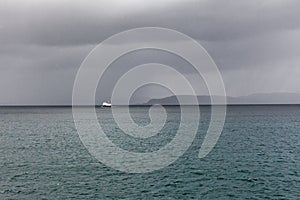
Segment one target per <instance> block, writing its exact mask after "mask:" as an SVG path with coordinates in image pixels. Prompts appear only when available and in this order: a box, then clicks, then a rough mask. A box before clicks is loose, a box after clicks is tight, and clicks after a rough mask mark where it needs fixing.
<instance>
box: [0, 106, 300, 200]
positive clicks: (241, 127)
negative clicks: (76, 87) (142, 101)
mask: <svg viewBox="0 0 300 200" xmlns="http://www.w3.org/2000/svg"><path fill="white" fill-rule="evenodd" d="M147 111H148V108H147V107H133V108H131V113H132V116H133V119H134V120H135V121H136V122H137V123H139V124H142V125H143V124H144V125H145V124H147V123H149V117H148V115H147ZM167 111H168V119H167V122H168V123H167V124H166V126H165V127H164V128H163V129H162V132H161V133H159V134H158V135H157V138H151V139H150V141H146V140H136V139H133V138H130V137H125V136H126V135H124V134H122V132H121V131H120V130H119V129H118V128H117V127H116V125H115V124H114V121H113V119H112V117H111V113H110V111H109V109H97V113H98V117H99V121H100V124H101V125H102V126H103V127H104V129H105V130H106V131H107V135H108V136H109V138H110V139H111V140H112V141H114V142H115V143H116V144H117V145H119V146H120V147H122V148H124V149H127V150H130V151H137V152H144V151H155V150H157V149H158V148H160V147H161V146H163V145H165V144H166V143H167V142H168V141H170V140H171V139H172V137H173V136H174V132H175V131H176V129H177V128H178V119H179V118H180V111H179V109H178V107H167ZM209 117H210V108H209V107H205V106H204V107H201V123H200V126H199V131H198V133H197V135H196V139H195V140H194V143H193V144H192V145H191V147H190V148H189V149H188V151H187V152H186V153H185V154H184V155H183V156H181V157H180V158H179V159H178V160H177V161H176V162H174V163H173V164H171V165H170V166H168V167H166V168H164V169H161V170H158V171H154V172H151V173H147V174H128V173H124V172H119V171H116V170H114V169H111V168H109V167H106V166H105V165H104V164H102V163H100V162H98V161H97V160H96V159H95V158H93V157H92V156H91V155H90V154H89V152H88V151H87V149H85V147H84V145H83V144H82V143H81V141H80V139H79V136H78V134H77V132H76V129H75V125H74V122H73V118H72V111H71V108H47V107H44V108H42V107H35V108H16V107H15V108H14V107H11V108H7V107H2V108H0V174H1V175H0V199H83V198H87V199H93V198H94V199H141V198H149V199H153V198H154V199H155V198H156V199H217V198H219V199H299V198H300V106H229V107H228V112H227V118H226V123H225V126H224V130H223V132H222V135H221V137H220V139H219V141H218V143H217V145H216V146H215V148H214V149H213V151H212V152H211V153H210V154H209V155H208V156H207V157H205V158H204V159H198V157H197V156H198V151H199V148H200V146H201V143H202V141H203V137H204V135H205V131H206V130H207V127H208V121H209Z"/></svg>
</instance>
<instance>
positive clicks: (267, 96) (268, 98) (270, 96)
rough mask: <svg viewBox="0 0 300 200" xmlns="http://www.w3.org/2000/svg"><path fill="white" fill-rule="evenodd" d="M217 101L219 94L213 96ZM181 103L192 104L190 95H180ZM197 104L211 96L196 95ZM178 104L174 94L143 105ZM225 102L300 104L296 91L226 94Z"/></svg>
mask: <svg viewBox="0 0 300 200" xmlns="http://www.w3.org/2000/svg"><path fill="white" fill-rule="evenodd" d="M214 97H215V99H216V100H217V102H219V100H220V99H221V98H222V97H221V96H214ZM180 98H181V99H182V102H181V105H192V103H191V102H192V100H191V98H192V96H190V95H180ZM197 99H198V102H199V105H210V104H211V98H210V96H208V95H201V96H197ZM154 104H161V105H179V102H178V100H177V98H176V96H170V97H165V98H160V99H151V100H149V101H148V102H146V103H144V104H143V105H154ZM227 104H233V105H235V104H300V94H298V93H280V92H278V93H255V94H251V95H247V96H240V97H231V96H227Z"/></svg>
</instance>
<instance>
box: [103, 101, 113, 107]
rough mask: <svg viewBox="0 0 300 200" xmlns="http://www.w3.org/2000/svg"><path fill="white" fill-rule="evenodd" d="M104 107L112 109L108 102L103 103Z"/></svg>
mask: <svg viewBox="0 0 300 200" xmlns="http://www.w3.org/2000/svg"><path fill="white" fill-rule="evenodd" d="M102 107H111V103H108V102H105V101H104V102H103V103H102Z"/></svg>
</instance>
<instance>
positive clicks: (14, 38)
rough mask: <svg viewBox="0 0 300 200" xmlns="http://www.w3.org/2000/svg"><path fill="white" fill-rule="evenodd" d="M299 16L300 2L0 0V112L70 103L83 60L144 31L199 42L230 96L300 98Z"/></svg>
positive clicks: (145, 58) (151, 55) (146, 58)
mask: <svg viewBox="0 0 300 200" xmlns="http://www.w3.org/2000/svg"><path fill="white" fill-rule="evenodd" d="M299 13H300V1H297V0H294V1H293V0H263V1H261V0H251V1H248V0H245V1H244V0H240V1H230V0H195V1H189V0H184V1H183V0H181V1H180V0H151V1H149V0H106V1H104V0H103V1H101V0H94V1H93V0H90V1H86V0H79V1H76V0H48V1H46V0H44V1H42V0H19V1H16V0H0V104H69V103H71V96H72V88H73V82H74V78H75V75H76V72H77V70H78V68H79V66H80V64H81V62H82V61H83V59H84V58H85V57H86V56H87V54H88V53H89V52H90V51H91V50H92V49H93V48H94V47H95V46H96V45H97V44H98V43H100V42H101V41H103V40H104V39H106V38H108V37H109V36H111V35H113V34H116V33H118V32H120V31H124V30H127V29H130V28H137V27H145V26H159V27H165V28H171V29H175V30H178V31H180V32H182V33H184V34H186V35H188V36H190V37H192V38H194V39H196V40H197V41H199V43H200V44H202V45H203V46H204V47H205V48H206V50H207V51H208V52H209V54H210V55H211V57H212V58H213V59H214V61H215V62H216V64H217V65H218V67H219V69H220V71H221V73H222V76H223V79H224V82H225V87H226V92H227V95H230V96H240V95H248V94H252V93H260V92H268V93H270V92H295V93H300V78H299V77H300V56H299V52H300V14H299ZM137 42H139V41H137ZM129 56H131V57H132V58H131V59H129V58H127V59H126V58H124V59H123V62H121V63H122V64H121V63H120V62H119V67H120V66H121V65H128V66H129V65H130V64H135V63H140V64H141V63H146V62H150V61H152V60H151V59H153V60H155V61H161V62H163V63H168V64H170V65H171V64H173V65H175V66H177V67H178V68H180V67H181V70H182V71H183V72H186V73H187V74H188V75H187V76H193V72H191V71H190V70H189V69H185V68H188V67H186V66H185V65H184V64H183V63H182V62H181V61H176V59H175V58H173V57H172V56H170V55H159V54H158V52H143V53H136V54H135V55H129ZM136 56H140V57H139V58H136ZM134 59H135V60H138V61H136V62H133V61H132V60H134ZM115 65H116V66H115V67H114V70H115V73H117V72H118V71H117V70H118V64H115ZM141 78H142V77H141ZM199 88H200V89H199V91H197V92H198V93H199V94H200V93H201V88H202V87H199ZM149 91H150V90H149ZM152 92H153V91H152ZM205 92H206V91H205V89H203V94H205ZM99 95H100V96H101V94H99ZM148 95H150V96H151V93H150V94H148ZM105 98H106V97H105Z"/></svg>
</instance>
